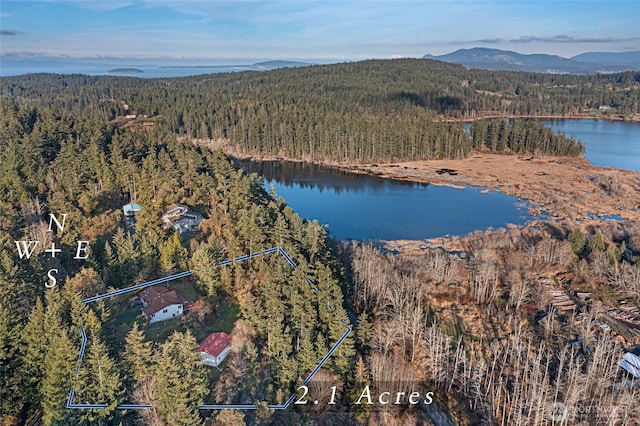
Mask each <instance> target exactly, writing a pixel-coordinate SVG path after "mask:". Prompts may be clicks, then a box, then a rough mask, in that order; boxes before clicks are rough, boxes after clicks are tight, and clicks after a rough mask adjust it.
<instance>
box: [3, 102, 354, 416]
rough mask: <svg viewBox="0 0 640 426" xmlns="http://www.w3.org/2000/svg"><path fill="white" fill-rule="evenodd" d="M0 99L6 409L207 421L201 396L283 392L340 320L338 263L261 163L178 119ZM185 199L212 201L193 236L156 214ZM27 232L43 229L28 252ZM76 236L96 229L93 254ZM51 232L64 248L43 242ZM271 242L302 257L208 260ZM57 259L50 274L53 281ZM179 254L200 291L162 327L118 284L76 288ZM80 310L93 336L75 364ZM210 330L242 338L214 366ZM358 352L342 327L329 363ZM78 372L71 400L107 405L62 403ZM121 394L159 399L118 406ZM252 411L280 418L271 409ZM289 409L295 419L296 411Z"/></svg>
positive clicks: (257, 397)
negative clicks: (89, 115) (90, 113)
mask: <svg viewBox="0 0 640 426" xmlns="http://www.w3.org/2000/svg"><path fill="white" fill-rule="evenodd" d="M0 109H1V113H0V116H1V117H2V118H1V123H2V124H1V127H0V129H1V130H0V140H1V141H2V142H1V144H2V149H1V150H0V152H1V154H0V167H1V169H0V176H1V180H0V188H1V193H2V195H1V197H2V198H1V201H0V209H1V214H0V217H1V218H2V222H1V223H0V226H1V230H2V258H1V260H0V280H1V281H0V349H1V350H0V367H1V371H2V375H1V379H2V386H0V392H1V398H0V401H2V402H1V404H0V418H1V419H2V424H3V425H13V424H23V423H25V422H27V423H31V422H36V423H37V422H40V421H41V422H42V423H43V424H45V425H68V424H105V425H111V424H134V423H135V422H143V423H144V424H152V425H153V424H168V425H174V424H183V425H188V424H189V425H190V424H200V423H201V422H202V417H201V415H200V413H199V412H198V410H197V409H196V407H197V406H198V405H199V404H202V403H203V402H208V403H212V402H213V401H217V402H218V403H244V404H247V403H249V404H251V403H262V404H266V403H267V402H268V403H283V402H284V399H286V398H287V397H288V396H289V395H291V394H292V393H293V392H294V391H295V390H296V385H297V384H298V382H299V380H300V379H301V378H302V377H304V376H306V375H307V374H308V373H309V371H311V369H312V368H313V367H315V365H316V364H317V363H318V362H319V360H320V359H322V357H323V356H324V355H325V354H326V353H327V351H328V349H329V348H330V347H331V346H332V345H333V344H335V342H336V341H337V340H338V339H339V338H340V337H341V336H342V335H343V334H344V333H345V330H346V326H345V325H346V324H348V321H349V320H348V317H347V315H346V311H345V310H344V308H343V296H342V288H341V284H343V281H344V279H343V277H342V275H343V270H342V268H341V266H340V265H339V264H338V263H337V262H336V260H335V259H333V258H332V257H331V255H330V253H329V250H328V248H327V244H326V240H325V232H324V230H323V229H322V227H321V226H320V225H319V224H317V223H315V222H308V221H306V220H303V219H301V218H300V217H299V216H297V215H296V214H294V213H293V211H292V210H291V209H290V208H289V207H288V206H286V205H285V204H284V203H283V202H282V201H281V200H278V199H274V198H273V197H270V196H269V195H268V194H267V193H266V192H265V191H264V189H263V188H262V183H261V180H260V179H259V178H258V177H257V176H255V175H254V176H247V175H246V174H244V173H243V172H242V171H239V170H236V169H234V168H233V167H232V165H231V163H230V162H229V160H228V159H227V158H226V157H225V156H224V155H223V154H221V153H220V152H210V151H208V150H203V149H201V148H198V147H195V146H193V145H189V144H183V143H179V142H177V141H176V140H175V137H173V136H171V135H170V136H168V137H167V138H166V139H155V138H150V137H148V136H146V135H141V134H136V133H132V132H130V131H127V130H121V129H118V128H117V127H115V126H112V125H109V124H107V123H103V122H100V121H98V120H94V121H91V120H86V119H84V118H82V117H81V116H77V115H73V116H72V115H70V114H64V113H60V112H57V111H55V110H54V109H50V108H43V109H39V108H35V109H21V108H18V107H16V106H15V105H12V104H8V103H2V104H1V105H0ZM131 198H133V201H135V202H136V203H139V205H140V206H142V207H143V208H142V210H141V211H140V212H139V214H138V215H137V216H136V223H135V232H131V231H130V230H128V229H127V228H126V227H125V224H124V221H123V219H122V206H123V205H124V204H126V203H128V202H129V201H131ZM178 202H180V203H185V204H188V205H190V206H193V208H194V209H200V210H201V211H202V213H203V216H205V220H204V221H203V223H202V224H201V230H202V232H201V233H199V234H198V235H195V236H193V237H192V238H181V237H180V236H179V235H178V233H177V232H175V231H173V230H171V231H173V232H170V231H167V230H164V229H162V226H161V222H160V220H159V218H160V214H161V213H162V211H163V209H164V208H165V206H167V205H169V204H173V203H178ZM50 213H52V214H57V215H58V217H60V216H61V214H63V213H65V214H67V215H68V217H67V219H66V223H65V227H64V232H60V231H58V234H59V235H58V234H56V235H52V234H53V233H51V232H48V230H47V228H48V226H49V216H48V215H49V214H50ZM20 240H37V241H41V242H42V244H40V245H38V246H37V247H36V249H35V251H34V253H33V255H32V256H31V257H30V258H24V259H23V258H21V256H20V255H19V252H18V251H17V250H16V243H15V242H14V241H20ZM77 240H88V241H89V242H90V255H89V258H88V259H87V260H86V262H83V263H79V262H78V261H77V260H74V259H73V257H72V256H73V255H72V254H71V253H75V251H74V249H75V246H76V241H77ZM53 241H55V243H56V244H57V245H58V247H59V248H60V249H61V250H62V251H63V254H62V255H58V256H56V257H52V256H47V255H46V253H44V252H43V249H44V248H45V247H46V246H50V245H51V243H52V242H53ZM276 245H277V246H279V247H282V248H284V249H285V250H286V251H287V253H288V254H289V255H290V256H291V257H292V258H294V259H296V263H297V264H298V267H297V268H296V269H295V270H292V269H291V267H290V266H289V265H288V263H287V262H286V261H285V260H284V259H282V258H280V257H279V256H272V257H268V258H267V257H263V258H257V259H255V260H252V261H249V262H245V263H242V264H241V263H237V264H234V265H231V266H229V267H227V268H224V269H222V268H216V267H215V263H217V262H218V261H220V260H223V259H226V258H234V257H238V256H240V255H243V254H247V253H250V252H257V251H259V250H263V249H266V248H269V247H272V246H276ZM64 253H67V254H66V255H65V254H64ZM52 268H55V269H56V270H58V271H59V274H58V275H57V278H58V283H59V284H58V285H56V286H54V287H53V288H51V289H47V288H45V284H47V279H46V277H47V271H50V270H51V269H52ZM188 269H190V270H193V271H194V274H195V277H196V278H195V279H193V280H183V281H182V282H179V283H177V284H175V285H176V287H178V286H179V288H180V289H181V291H184V292H185V294H190V295H192V298H193V299H194V301H195V299H196V298H198V302H199V303H198V304H196V306H194V308H193V309H192V310H190V311H189V312H188V313H187V314H185V315H184V316H183V317H182V318H180V319H179V320H177V321H174V322H173V323H172V327H169V328H166V329H165V328H159V327H157V326H156V327H155V328H154V327H152V326H150V325H147V324H146V322H145V321H142V320H141V317H140V316H139V315H138V316H136V315H135V313H132V312H131V308H130V307H129V297H128V296H126V295H125V296H121V297H115V298H110V299H105V300H103V301H100V302H98V303H94V304H91V305H86V304H83V303H81V300H82V299H83V298H86V297H90V296H94V295H96V294H101V293H104V292H105V291H109V290H113V289H118V288H124V287H128V286H130V285H132V284H134V283H138V282H143V281H148V280H151V279H154V278H158V277H163V276H166V275H169V274H171V273H175V272H179V271H184V270H188ZM307 279H310V280H312V282H313V284H314V291H312V290H311V289H310V288H309V287H310V286H309V285H308V284H307V281H306V280H307ZM80 326H83V327H84V328H85V330H86V333H87V336H88V344H87V348H86V356H85V358H84V360H83V362H82V364H81V366H80V368H79V370H78V371H76V368H77V365H76V364H77V361H78V354H79V351H80V343H81V332H80ZM215 327H222V329H221V330H220V329H216V328H215ZM212 328H213V329H212ZM212 331H225V332H228V333H230V334H231V335H232V336H233V337H234V339H235V340H234V342H236V343H234V345H236V344H237V348H236V349H234V351H236V354H235V356H234V357H233V359H232V361H230V363H229V366H228V368H226V369H224V370H222V371H221V372H217V371H216V372H212V371H207V370H206V367H204V365H203V364H201V363H200V358H199V353H198V352H197V351H196V348H197V346H198V343H199V342H201V341H202V340H203V339H204V338H205V337H206V335H207V334H209V333H210V332H212ZM352 357H353V343H352V340H351V339H350V338H348V339H347V340H346V341H345V342H344V343H343V344H342V345H341V346H340V348H339V349H338V350H337V351H336V352H335V353H334V354H333V356H332V357H331V359H330V360H329V362H328V363H327V364H326V365H325V369H326V371H324V374H330V375H333V377H335V381H336V383H338V382H340V381H343V380H345V378H347V377H348V376H349V374H350V373H349V372H350V371H351V363H352ZM71 388H73V389H74V390H75V396H74V398H75V400H76V402H77V401H79V402H83V403H100V402H106V403H107V404H108V407H107V408H106V409H104V410H69V409H67V408H66V407H65V405H66V403H67V397H68V395H69V391H70V389H71ZM124 402H129V403H137V404H152V405H153V406H154V407H155V408H154V409H153V410H140V411H123V410H116V406H117V405H118V404H121V403H124ZM205 414H206V413H205ZM225 415H226V416H229V415H230V414H225ZM234 415H235V416H236V417H237V416H240V417H242V415H241V414H240V413H237V412H236V413H235V414H232V415H231V416H232V417H233V416H234ZM288 415H289V414H288ZM290 415H292V416H296V414H295V413H293V414H290ZM305 415H306V414H304V413H303V414H300V416H305ZM246 416H247V418H246V421H247V422H248V423H253V422H255V421H256V420H255V417H256V416H258V417H260V419H261V420H260V421H261V422H263V423H269V422H273V423H274V424H281V423H279V420H278V414H277V413H276V414H274V413H273V412H269V410H266V411H265V410H263V411H259V412H258V413H255V412H253V413H252V412H249V413H247V415H246ZM223 418H224V415H223ZM296 418H297V417H294V418H293V420H290V421H291V422H293V423H292V424H296V423H297V422H303V420H301V419H302V418H303V417H301V418H298V420H295V419H296ZM232 420H233V419H232ZM236 420H237V419H236ZM230 421H231V420H230Z"/></svg>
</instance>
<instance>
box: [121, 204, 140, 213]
mask: <svg viewBox="0 0 640 426" xmlns="http://www.w3.org/2000/svg"><path fill="white" fill-rule="evenodd" d="M122 211H124V214H129V213H135V212H139V211H140V206H139V205H137V204H133V203H131V204H125V205H124V206H122Z"/></svg>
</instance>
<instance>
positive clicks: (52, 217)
mask: <svg viewBox="0 0 640 426" xmlns="http://www.w3.org/2000/svg"><path fill="white" fill-rule="evenodd" d="M66 220H67V213H64V214H63V215H62V223H60V221H59V220H58V218H57V217H56V215H54V214H53V213H49V229H47V232H53V222H55V223H56V226H57V227H58V229H59V230H60V232H63V231H64V222H65V221H66Z"/></svg>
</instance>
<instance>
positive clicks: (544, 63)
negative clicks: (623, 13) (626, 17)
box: [424, 47, 640, 74]
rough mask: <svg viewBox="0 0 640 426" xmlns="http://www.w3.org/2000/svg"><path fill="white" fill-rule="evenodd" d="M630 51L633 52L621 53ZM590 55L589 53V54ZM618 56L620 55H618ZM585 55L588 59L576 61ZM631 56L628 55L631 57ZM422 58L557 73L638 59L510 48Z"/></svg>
mask: <svg viewBox="0 0 640 426" xmlns="http://www.w3.org/2000/svg"><path fill="white" fill-rule="evenodd" d="M624 53H633V52H624ZM636 53H637V52H636ZM590 55H591V56H590ZM618 55H620V56H618ZM579 57H586V58H587V59H589V58H591V59H590V60H587V61H585V60H582V61H579V60H576V59H575V58H579ZM632 57H633V55H630V58H632ZM424 58H425V59H437V60H440V61H444V62H450V63H455V64H460V65H464V66H465V67H467V68H475V69H488V70H499V71H529V72H544V73H557V74H597V73H612V72H621V71H633V70H640V62H638V63H637V64H634V63H633V61H630V60H627V59H626V57H625V56H624V54H615V53H612V54H607V56H603V55H601V54H598V53H593V54H590V53H586V54H582V55H578V56H577V57H574V58H572V59H568V58H563V57H561V56H555V55H545V54H532V55H525V54H522V53H518V52H512V51H509V50H500V49H489V48H484V47H475V48H473V49H460V50H456V51H455V52H452V53H447V54H446V55H439V56H433V55H425V56H424Z"/></svg>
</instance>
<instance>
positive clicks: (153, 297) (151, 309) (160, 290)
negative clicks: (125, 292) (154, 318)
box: [140, 285, 191, 316]
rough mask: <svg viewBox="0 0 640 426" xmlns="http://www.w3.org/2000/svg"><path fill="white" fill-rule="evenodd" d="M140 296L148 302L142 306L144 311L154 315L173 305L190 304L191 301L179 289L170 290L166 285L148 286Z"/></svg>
mask: <svg viewBox="0 0 640 426" xmlns="http://www.w3.org/2000/svg"><path fill="white" fill-rule="evenodd" d="M140 298H141V299H142V300H144V301H145V302H146V303H147V306H145V307H143V308H142V312H143V313H144V314H145V315H147V316H150V315H153V314H155V313H156V312H158V311H161V310H163V309H164V308H166V307H167V306H171V305H188V304H190V303H191V301H190V300H189V299H187V298H186V297H184V296H183V295H182V294H180V292H179V291H178V290H169V289H168V288H166V287H162V286H159V285H154V286H151V287H147V288H145V289H144V290H142V291H141V292H140Z"/></svg>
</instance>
